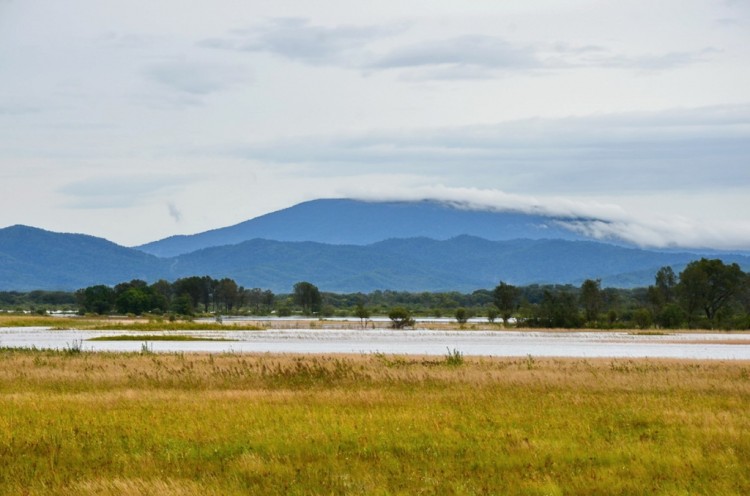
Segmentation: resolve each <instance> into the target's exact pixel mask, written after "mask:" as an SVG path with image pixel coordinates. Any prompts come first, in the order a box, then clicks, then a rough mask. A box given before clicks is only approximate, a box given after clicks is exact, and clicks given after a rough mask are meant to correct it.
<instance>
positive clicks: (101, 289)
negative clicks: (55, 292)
mask: <svg viewBox="0 0 750 496" xmlns="http://www.w3.org/2000/svg"><path fill="white" fill-rule="evenodd" d="M76 300H77V301H78V305H79V306H80V307H81V309H82V310H83V311H84V312H87V313H98V314H100V315H103V314H106V313H109V312H111V311H112V307H113V306H114V304H115V290H114V289H112V288H110V287H109V286H104V285H103V284H99V285H97V286H89V287H88V288H85V289H79V290H78V291H76Z"/></svg>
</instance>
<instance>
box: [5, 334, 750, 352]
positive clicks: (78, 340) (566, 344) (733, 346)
mask: <svg viewBox="0 0 750 496" xmlns="http://www.w3.org/2000/svg"><path fill="white" fill-rule="evenodd" d="M123 334H127V335H133V336H138V335H149V336H153V335H155V334H165V335H167V334H173V335H174V334H179V335H183V336H194V337H201V338H215V339H229V340H232V341H148V342H146V341H145V340H144V341H140V340H135V341H88V339H90V338H93V337H100V336H117V335H123ZM144 346H146V347H147V348H148V349H149V350H150V351H153V352H163V353H169V352H210V353H227V352H230V353H250V352H252V353H258V352H260V353H263V352H269V353H356V354H359V353H386V354H396V355H445V354H447V353H448V351H449V350H450V351H454V350H456V351H459V352H461V353H463V354H464V355H467V356H471V355H474V356H498V357H502V356H508V357H518V356H528V355H531V356H535V357H579V358H607V357H611V358H638V357H647V358H695V359H715V360H750V334H747V333H710V334H709V333H705V334H698V333H673V334H668V335H634V334H630V333H627V332H536V331H428V330H391V329H368V330H362V329H350V330H340V329H337V330H321V329H292V330H289V329H283V330H264V331H232V330H227V331H165V332H163V333H159V332H154V331H148V332H135V331H80V330H66V331H58V330H51V329H49V328H43V327H16V328H13V327H6V328H0V347H25V348H31V347H36V348H42V349H61V350H62V349H66V348H73V347H81V348H82V349H83V350H84V351H142V350H143V347H144Z"/></svg>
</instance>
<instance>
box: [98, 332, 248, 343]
mask: <svg viewBox="0 0 750 496" xmlns="http://www.w3.org/2000/svg"><path fill="white" fill-rule="evenodd" d="M86 341H229V342H232V341H237V340H236V339H227V338H207V337H202V336H186V335H184V334H121V335H117V336H97V337H95V338H89V339H87V340H86Z"/></svg>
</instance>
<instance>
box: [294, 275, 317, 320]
mask: <svg viewBox="0 0 750 496" xmlns="http://www.w3.org/2000/svg"><path fill="white" fill-rule="evenodd" d="M294 303H295V304H297V305H299V306H300V307H302V313H304V314H305V315H309V314H310V313H317V312H320V307H321V304H322V303H323V298H322V297H321V296H320V290H318V288H317V286H315V285H314V284H312V283H309V282H306V281H302V282H298V283H297V284H295V285H294Z"/></svg>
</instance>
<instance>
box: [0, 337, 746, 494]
mask: <svg viewBox="0 0 750 496" xmlns="http://www.w3.org/2000/svg"><path fill="white" fill-rule="evenodd" d="M448 358H449V357H398V356H385V355H375V356H294V355H243V354H220V355H208V354H169V355H160V354H150V355H149V354H146V355H140V354H124V353H112V354H98V353H97V354H94V353H79V354H70V353H66V352H64V351H57V352H52V351H49V352H47V351H24V350H7V349H6V350H0V467H2V469H0V494H30V495H41V494H92V495H110V494H112V495H113V494H155V495H156V494H158V495H160V496H164V495H167V496H168V495H195V494H200V495H213V494H222V495H223V494H383V495H385V494H527V495H530V494H535V495H536V494H712V495H713V494H726V495H728V494H748V493H749V492H750V471H748V467H749V466H750V415H748V411H750V363H748V362H715V361H675V360H580V359H535V358H532V357H527V358H523V359H486V358H483V359H480V358H465V359H464V360H463V363H462V364H458V365H456V364H454V365H450V364H449V360H448Z"/></svg>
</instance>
